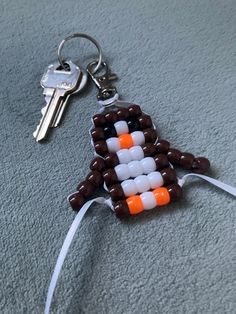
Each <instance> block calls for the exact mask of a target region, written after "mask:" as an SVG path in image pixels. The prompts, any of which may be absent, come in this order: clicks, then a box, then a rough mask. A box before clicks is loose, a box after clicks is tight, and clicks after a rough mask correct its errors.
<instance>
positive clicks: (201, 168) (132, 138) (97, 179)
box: [69, 105, 210, 217]
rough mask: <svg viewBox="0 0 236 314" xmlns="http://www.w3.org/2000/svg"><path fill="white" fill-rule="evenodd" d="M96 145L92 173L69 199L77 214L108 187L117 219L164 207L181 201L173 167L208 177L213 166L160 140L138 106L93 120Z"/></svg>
mask: <svg viewBox="0 0 236 314" xmlns="http://www.w3.org/2000/svg"><path fill="white" fill-rule="evenodd" d="M93 124H94V128H93V129H92V130H91V137H92V142H93V145H94V149H95V152H96V155H97V157H96V158H94V159H93V161H92V162H91V164H90V169H91V172H90V173H89V174H88V176H87V177H86V179H85V181H83V182H81V183H80V184H79V185H78V187H77V192H76V193H74V194H72V195H71V196H70V198H69V201H70V204H71V206H72V208H73V209H74V210H79V209H80V208H81V207H82V206H83V204H84V203H85V202H86V201H87V199H88V198H89V197H91V196H92V194H93V192H94V191H95V189H96V188H98V187H100V186H102V185H104V187H105V189H106V190H107V191H108V192H109V194H110V197H111V200H112V202H113V207H114V210H115V212H116V214H117V216H118V217H123V216H126V215H134V214H138V213H140V212H142V211H143V210H149V209H152V208H154V207H156V206H163V205H166V204H168V203H169V202H171V201H175V200H177V199H179V198H180V197H181V194H182V189H181V187H180V186H179V185H178V180H177V175H176V172H175V169H174V168H173V165H178V166H181V167H183V168H184V169H186V170H191V171H193V172H196V173H205V172H206V171H207V170H208V169H209V167H210V163H209V161H208V159H206V158H204V157H198V158H195V157H194V156H193V155H192V154H190V153H182V152H181V151H179V150H177V149H174V148H170V144H169V142H168V141H165V140H159V139H158V136H157V133H156V130H155V128H154V126H153V123H152V120H151V117H150V116H149V115H147V114H145V113H143V112H142V111H141V109H140V107H139V106H138V105H131V106H129V107H128V108H118V109H116V110H111V111H109V112H107V113H105V114H97V115H95V116H94V117H93Z"/></svg>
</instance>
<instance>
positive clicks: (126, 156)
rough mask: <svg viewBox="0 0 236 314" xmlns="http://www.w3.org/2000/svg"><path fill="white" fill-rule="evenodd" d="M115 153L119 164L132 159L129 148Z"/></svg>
mask: <svg viewBox="0 0 236 314" xmlns="http://www.w3.org/2000/svg"><path fill="white" fill-rule="evenodd" d="M116 154H117V157H118V159H119V162H120V164H128V163H129V162H130V161H131V160H132V159H131V154H130V152H129V150H128V149H126V148H124V149H120V150H118V152H117V153H116Z"/></svg>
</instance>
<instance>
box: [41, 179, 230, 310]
mask: <svg viewBox="0 0 236 314" xmlns="http://www.w3.org/2000/svg"><path fill="white" fill-rule="evenodd" d="M191 176H195V177H199V178H201V179H204V180H206V181H208V182H209V183H211V184H213V185H215V186H217V187H218V188H220V189H222V190H224V191H226V192H228V193H230V194H232V195H233V196H236V188H234V187H232V186H230V185H228V184H225V183H223V182H220V181H218V180H216V179H213V178H210V177H207V176H204V175H202V174H196V173H189V174H186V175H185V176H183V178H181V179H178V183H179V185H180V186H183V185H184V184H185V182H186V179H187V178H188V177H191ZM95 202H96V203H99V204H106V205H107V206H108V207H110V208H111V209H112V210H114V209H113V206H112V202H111V199H106V198H104V197H97V198H94V199H92V200H91V201H88V202H87V203H85V204H84V206H83V207H82V208H81V209H80V211H79V212H78V214H77V215H76V216H75V219H74V221H73V222H72V225H71V227H70V229H69V231H68V233H67V235H66V238H65V240H64V242H63V245H62V248H61V251H60V254H59V256H58V258H57V262H56V266H55V268H54V271H53V274H52V278H51V282H50V285H49V288H48V293H47V300H46V305H45V310H44V313H45V314H49V313H50V307H51V303H52V298H53V294H54V291H55V288H56V284H57V281H58V278H59V275H60V272H61V269H62V266H63V263H64V261H65V258H66V255H67V253H68V250H69V248H70V245H71V243H72V241H73V238H74V235H75V233H76V231H77V229H78V227H79V225H80V223H81V221H82V219H83V217H84V215H85V214H86V212H87V210H88V209H89V208H90V206H91V205H92V204H93V203H95Z"/></svg>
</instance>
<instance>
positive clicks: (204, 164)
mask: <svg viewBox="0 0 236 314" xmlns="http://www.w3.org/2000/svg"><path fill="white" fill-rule="evenodd" d="M210 166H211V165H210V161H209V160H208V159H207V158H205V157H197V158H195V159H194V161H193V164H192V170H193V171H194V172H196V173H202V174H203V173H205V172H207V171H208V170H209V168H210Z"/></svg>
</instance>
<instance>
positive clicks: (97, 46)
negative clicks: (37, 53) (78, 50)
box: [57, 33, 102, 74]
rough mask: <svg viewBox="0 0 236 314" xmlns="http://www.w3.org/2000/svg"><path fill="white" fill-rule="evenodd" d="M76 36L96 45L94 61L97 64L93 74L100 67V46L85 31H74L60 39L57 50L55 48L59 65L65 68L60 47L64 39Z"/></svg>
mask: <svg viewBox="0 0 236 314" xmlns="http://www.w3.org/2000/svg"><path fill="white" fill-rule="evenodd" d="M76 37H81V38H86V39H88V40H89V41H91V42H92V43H93V44H94V45H95V46H96V48H97V50H98V54H99V56H98V60H96V61H95V62H96V63H97V65H96V67H95V68H94V70H93V74H94V73H96V72H97V70H98V69H99V68H100V66H101V63H102V49H101V46H100V45H99V43H98V42H97V41H96V40H95V39H94V38H93V37H91V36H89V35H87V34H85V33H74V34H72V35H69V36H67V37H66V38H64V39H63V40H62V42H61V43H60V45H59V47H58V50H57V57H58V61H59V63H60V65H61V66H62V67H63V69H64V70H66V67H65V63H64V60H63V57H62V55H61V52H62V48H63V46H64V44H65V42H66V41H68V40H70V39H73V38H76Z"/></svg>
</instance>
